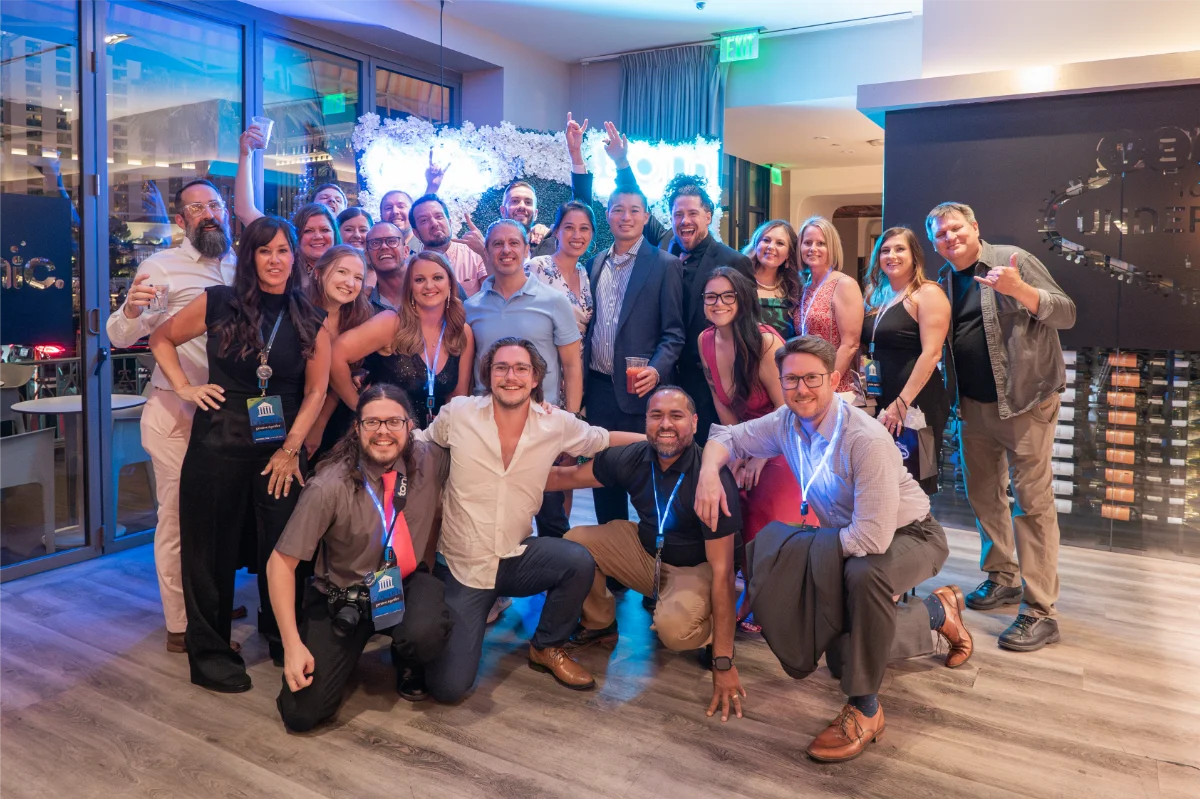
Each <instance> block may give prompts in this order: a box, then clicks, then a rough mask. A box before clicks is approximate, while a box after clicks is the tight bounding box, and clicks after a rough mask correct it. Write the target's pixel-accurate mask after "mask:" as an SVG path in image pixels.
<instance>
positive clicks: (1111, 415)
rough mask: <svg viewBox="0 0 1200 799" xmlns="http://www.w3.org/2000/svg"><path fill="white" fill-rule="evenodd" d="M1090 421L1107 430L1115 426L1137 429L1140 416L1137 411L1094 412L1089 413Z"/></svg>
mask: <svg viewBox="0 0 1200 799" xmlns="http://www.w3.org/2000/svg"><path fill="white" fill-rule="evenodd" d="M1088 421H1089V422H1090V423H1092V424H1097V425H1102V426H1104V427H1105V428H1108V427H1113V426H1122V427H1137V425H1138V414H1137V412H1136V411H1110V410H1100V409H1098V410H1094V411H1089V412H1088Z"/></svg>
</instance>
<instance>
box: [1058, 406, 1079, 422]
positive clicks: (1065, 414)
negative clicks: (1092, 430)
mask: <svg viewBox="0 0 1200 799" xmlns="http://www.w3.org/2000/svg"><path fill="white" fill-rule="evenodd" d="M1058 421H1060V422H1073V421H1075V409H1074V408H1073V407H1071V406H1070V405H1059V406H1058Z"/></svg>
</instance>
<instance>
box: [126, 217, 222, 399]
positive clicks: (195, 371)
mask: <svg viewBox="0 0 1200 799" xmlns="http://www.w3.org/2000/svg"><path fill="white" fill-rule="evenodd" d="M236 264H237V258H236V257H235V256H234V254H233V252H232V251H229V252H227V253H225V256H224V257H223V258H221V259H220V260H218V259H216V258H205V257H203V256H201V255H200V253H199V251H198V250H197V249H196V248H195V246H193V245H192V242H191V241H190V240H189V239H187V238H186V237H185V238H184V239H183V243H182V244H180V245H179V246H178V247H172V248H170V249H169V250H162V251H160V252H156V253H154V255H151V256H150V257H149V258H147V259H146V260H144V261H142V263H141V265H140V266H138V270H137V274H138V275H149V276H150V280H149V282H150V283H151V284H152V285H155V286H160V285H165V286H166V287H167V312H166V313H154V314H152V313H147V312H146V309H145V308H143V309H142V313H141V314H140V315H138V317H137V318H136V319H130V318H129V317H128V316H126V315H125V306H124V305H122V306H121V307H120V308H118V309H117V310H116V311H114V312H113V314H112V316H110V317H108V324H107V325H106V327H107V328H108V340H109V341H110V342H112V345H113V346H114V347H132V346H133V345H134V344H136V343H137V341H138V339H140V338H142V337H144V336H148V335H150V334H151V333H153V332H154V329H155V328H156V327H158V326H159V325H161V324H162V323H163V322H165V321H166V320H167V317H168V316H174V315H175V314H177V313H179V312H180V311H182V310H183V308H184V307H185V306H186V305H187V304H188V303H189V302H191V301H192V300H194V299H196V298H197V297H199V296H200V294H201V293H203V291H204V289H206V288H208V287H209V286H218V285H223V286H229V285H232V284H233V273H234V268H235V266H236ZM134 278H135V279H136V278H137V275H135V276H134ZM207 342H208V335H207V334H201V335H199V336H197V337H196V338H194V339H192V340H191V341H189V342H187V343H186V344H181V345H180V346H179V347H177V348H176V351H177V352H178V353H179V365H180V366H182V367H183V373H184V374H185V375H186V376H187V379H188V382H189V383H191V384H192V385H193V386H198V385H200V384H202V383H207V382H208V353H207V351H206V349H205V347H206V345H207ZM150 382H151V383H152V384H153V385H154V387H155V388H161V389H165V390H166V391H173V390H174V389H173V388H172V386H171V381H169V380H167V377H166V375H164V374H163V373H162V370H161V369H159V368H158V367H157V366H156V367H155V368H154V376H153V377H152V378H151V379H150Z"/></svg>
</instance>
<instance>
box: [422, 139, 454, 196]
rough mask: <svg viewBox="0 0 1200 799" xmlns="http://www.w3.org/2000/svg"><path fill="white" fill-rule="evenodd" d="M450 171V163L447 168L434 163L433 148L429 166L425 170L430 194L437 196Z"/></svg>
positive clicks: (430, 152)
mask: <svg viewBox="0 0 1200 799" xmlns="http://www.w3.org/2000/svg"><path fill="white" fill-rule="evenodd" d="M449 169H450V162H447V163H446V165H445V166H438V165H437V164H435V163H434V162H433V148H432V147H430V148H429V166H428V167H427V168H426V169H425V184H426V190H427V191H428V193H429V194H437V191H438V189H440V188H441V187H442V180H443V179H445V177H446V172H447V171H448V170H449Z"/></svg>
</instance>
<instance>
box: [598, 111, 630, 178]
mask: <svg viewBox="0 0 1200 799" xmlns="http://www.w3.org/2000/svg"><path fill="white" fill-rule="evenodd" d="M604 133H605V139H604V152H606V153H608V157H609V158H611V159H612V160H613V163H614V164H616V165H617V169H624V168H625V167H627V166H629V139H627V138H626V137H625V135H624V134H623V133H621V132H620V131H619V130H617V126H616V125H614V124H613V123H611V122H605V123H604Z"/></svg>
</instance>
